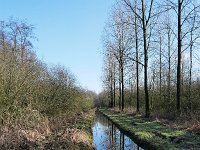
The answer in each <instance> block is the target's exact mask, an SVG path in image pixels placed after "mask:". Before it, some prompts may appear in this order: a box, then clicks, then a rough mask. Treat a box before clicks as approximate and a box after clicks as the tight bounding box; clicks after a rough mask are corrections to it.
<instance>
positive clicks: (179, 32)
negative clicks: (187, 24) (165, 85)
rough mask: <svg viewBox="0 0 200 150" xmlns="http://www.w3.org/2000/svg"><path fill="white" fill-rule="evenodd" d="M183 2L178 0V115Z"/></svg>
mask: <svg viewBox="0 0 200 150" xmlns="http://www.w3.org/2000/svg"><path fill="white" fill-rule="evenodd" d="M181 5H182V2H181V0H178V64H177V94H176V108H177V111H178V113H180V110H181V107H180V103H181V47H182V37H181Z"/></svg>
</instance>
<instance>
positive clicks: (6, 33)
mask: <svg viewBox="0 0 200 150" xmlns="http://www.w3.org/2000/svg"><path fill="white" fill-rule="evenodd" d="M33 30H34V27H33V26H32V25H30V24H28V23H27V22H25V21H20V20H15V19H10V20H8V21H1V22H0V83H1V84H0V127H1V128H0V146H2V145H4V148H6V149H9V148H12V147H11V146H13V145H15V144H16V145H17V144H18V143H20V142H21V141H22V142H24V141H23V140H24V138H26V140H29V141H33V140H36V139H37V140H38V139H39V138H43V137H44V136H47V135H49V133H51V132H53V131H54V130H59V128H60V127H62V126H63V125H66V121H67V120H69V119H70V118H73V116H75V115H76V114H80V113H81V112H82V111H87V110H88V109H90V108H91V107H93V98H94V96H95V94H94V93H93V92H90V91H87V90H85V89H83V88H81V87H80V86H79V85H78V84H77V81H76V78H75V76H74V75H73V74H72V73H71V72H70V71H69V70H68V69H67V68H65V67H63V66H59V65H55V66H47V64H45V63H44V62H43V61H41V60H39V59H38V58H37V56H36V53H35V52H34V47H33V45H32V43H33V41H34V40H36V37H34V33H33ZM33 134H34V135H33ZM6 146H8V147H6ZM22 149H23V148H22Z"/></svg>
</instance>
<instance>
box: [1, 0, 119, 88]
mask: <svg viewBox="0 0 200 150" xmlns="http://www.w3.org/2000/svg"><path fill="white" fill-rule="evenodd" d="M0 3H1V8H0V20H7V19H8V18H9V17H13V18H17V19H22V20H24V19H27V22H28V23H30V24H32V25H34V26H35V31H34V33H35V36H36V37H37V38H38V41H37V42H34V46H35V50H36V52H37V55H38V57H39V58H40V59H42V60H43V61H44V62H46V63H47V64H48V65H52V64H60V65H64V66H66V67H67V68H69V69H70V70H71V72H73V73H74V74H75V76H76V78H77V79H78V81H79V83H80V84H81V86H82V87H84V88H87V89H89V90H94V91H96V92H100V90H101V88H102V87H101V85H102V83H101V75H102V73H101V71H102V62H103V58H102V41H101V40H102V39H101V37H102V32H103V28H104V26H105V23H106V21H107V20H108V17H109V13H110V10H111V8H112V6H113V4H114V3H115V0H0Z"/></svg>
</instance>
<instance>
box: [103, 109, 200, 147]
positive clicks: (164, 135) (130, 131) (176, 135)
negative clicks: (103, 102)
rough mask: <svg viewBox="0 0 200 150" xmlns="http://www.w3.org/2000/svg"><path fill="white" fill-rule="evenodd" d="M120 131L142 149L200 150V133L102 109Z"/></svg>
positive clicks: (138, 116) (179, 126)
mask: <svg viewBox="0 0 200 150" xmlns="http://www.w3.org/2000/svg"><path fill="white" fill-rule="evenodd" d="M99 111H100V112H102V113H103V114H104V115H105V116H106V117H107V118H108V119H110V120H111V121H112V122H113V123H114V124H115V125H116V126H117V127H118V128H119V129H121V130H122V131H124V132H125V133H126V134H127V135H128V136H130V137H131V138H132V139H134V141H135V142H136V143H137V144H138V145H139V146H141V147H143V148H147V149H200V135H199V132H193V131H192V130H188V128H182V126H181V125H177V126H174V124H173V126H172V123H166V121H165V122H162V121H160V120H158V119H152V118H151V119H147V118H144V117H143V116H141V115H136V114H133V113H132V114H130V113H129V114H128V113H122V112H119V111H114V110H108V109H100V110H99Z"/></svg>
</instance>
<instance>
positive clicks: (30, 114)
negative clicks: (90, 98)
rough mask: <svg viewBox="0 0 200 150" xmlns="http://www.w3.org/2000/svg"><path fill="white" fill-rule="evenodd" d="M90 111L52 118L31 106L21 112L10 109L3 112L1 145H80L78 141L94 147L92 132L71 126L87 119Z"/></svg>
mask: <svg viewBox="0 0 200 150" xmlns="http://www.w3.org/2000/svg"><path fill="white" fill-rule="evenodd" d="M88 114H89V113H88ZM88 114H87V113H86V114H81V115H78V116H77V117H74V116H73V117H72V118H70V119H69V118H65V117H64V116H62V117H56V118H54V119H53V118H51V119H48V118H47V117H45V116H43V115H42V114H40V113H39V112H38V111H36V110H32V109H30V108H28V109H25V110H23V111H21V112H20V113H19V114H16V113H14V114H10V113H6V114H4V116H3V115H2V116H1V118H2V120H3V121H2V124H1V127H0V149H49V148H54V149H68V148H70V149H79V146H78V145H80V146H81V147H85V149H93V148H92V140H91V136H90V135H89V134H88V132H86V131H84V130H83V129H76V128H75V127H72V128H71V127H70V128H68V127H67V126H71V125H72V124H74V123H75V122H76V123H77V122H79V121H80V120H81V121H83V120H85V119H86V118H87V117H88Z"/></svg>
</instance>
